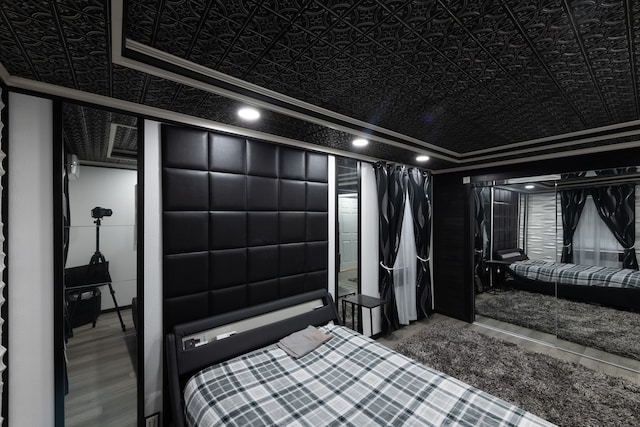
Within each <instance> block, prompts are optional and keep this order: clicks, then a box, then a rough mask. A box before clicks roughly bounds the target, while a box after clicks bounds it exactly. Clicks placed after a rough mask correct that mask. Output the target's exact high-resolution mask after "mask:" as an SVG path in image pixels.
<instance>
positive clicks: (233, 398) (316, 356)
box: [166, 291, 552, 426]
mask: <svg viewBox="0 0 640 427" xmlns="http://www.w3.org/2000/svg"><path fill="white" fill-rule="evenodd" d="M308 325H314V326H316V327H317V328H318V330H319V331H321V332H322V333H325V334H328V335H330V339H329V340H328V341H327V342H325V343H324V344H322V345H320V346H319V347H318V348H316V349H315V350H313V351H311V352H310V353H308V354H306V355H305V356H302V357H299V358H293V357H291V356H289V355H288V354H287V353H286V352H284V351H283V350H282V349H281V348H280V347H278V345H277V341H278V340H280V339H281V338H284V337H287V336H289V335H290V334H292V333H293V332H296V331H299V330H301V329H304V328H306V327H307V326H308ZM166 350H167V361H168V362H167V363H168V372H169V385H170V398H171V399H170V400H171V405H172V412H173V417H174V423H175V425H176V426H183V425H189V426H212V425H238V426H250V425H279V426H280V425H298V426H305V425H306V426H318V425H335V426H338V425H339V426H343V425H346V426H363V425H384V426H391V425H402V426H406V425H421V426H422V425H468V426H478V425H496V426H497V425H500V426H516V425H519V426H545V425H552V424H549V423H548V422H546V421H544V420H542V419H540V418H538V417H536V416H534V415H533V414H530V413H528V412H526V411H524V410H522V409H520V408H518V407H516V406H514V405H511V404H509V403H507V402H505V401H503V400H501V399H498V398H496V397H494V396H491V395H489V394H488V393H485V392H483V391H481V390H478V389H475V388H473V387H471V386H469V385H467V384H464V383H462V382H460V381H458V380H456V379H454V378H452V377H449V376H447V375H445V374H443V373H441V372H437V371H435V370H432V369H430V368H428V367H425V366H424V365H420V364H418V363H416V362H414V361H412V360H411V359H408V358H407V357H405V356H403V355H401V354H399V353H397V352H394V351H392V350H390V349H388V348H387V347H385V346H383V345H381V344H378V343H376V342H375V341H373V340H371V339H370V338H368V337H365V336H363V335H360V334H358V333H357V332H354V331H352V330H350V329H348V328H346V327H343V326H340V324H339V321H338V315H337V312H336V310H335V305H334V303H333V300H332V298H331V296H330V295H329V294H327V292H326V291H314V292H310V293H306V294H301V295H297V296H294V297H289V298H286V299H282V300H278V301H275V302H271V303H267V304H263V305H261V306H255V307H251V308H248V309H244V310H241V311H237V312H233V313H228V314H225V315H221V316H216V317H212V318H208V319H203V320H202V321H197V322H191V323H189V324H184V325H179V326H176V327H174V330H173V332H172V333H170V334H168V335H167V340H166Z"/></svg>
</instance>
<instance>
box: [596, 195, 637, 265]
mask: <svg viewBox="0 0 640 427" xmlns="http://www.w3.org/2000/svg"><path fill="white" fill-rule="evenodd" d="M590 192H591V196H592V197H593V202H594V203H595V205H596V208H597V209H598V214H599V215H600V218H602V220H603V221H604V223H605V224H607V227H608V228H609V230H611V232H612V233H613V235H614V236H615V238H616V240H617V241H618V242H619V243H620V244H621V245H622V247H623V248H624V258H623V260H622V267H623V268H631V269H634V270H637V269H638V259H637V258H636V251H635V249H634V245H635V240H636V213H635V206H636V188H635V185H634V184H621V185H612V186H607V187H595V188H592V189H591V190H590Z"/></svg>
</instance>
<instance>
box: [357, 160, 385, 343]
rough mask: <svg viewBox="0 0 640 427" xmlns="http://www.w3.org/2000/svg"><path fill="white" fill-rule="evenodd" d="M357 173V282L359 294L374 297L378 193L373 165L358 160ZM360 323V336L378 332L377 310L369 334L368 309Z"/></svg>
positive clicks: (378, 293)
mask: <svg viewBox="0 0 640 427" xmlns="http://www.w3.org/2000/svg"><path fill="white" fill-rule="evenodd" d="M360 176H361V197H362V202H361V208H362V209H361V217H360V221H361V222H360V228H361V231H362V233H361V234H362V236H360V251H361V252H360V254H361V257H362V260H361V261H360V266H361V268H362V271H361V272H360V284H361V288H362V293H363V294H365V295H371V296H375V297H379V296H380V292H379V291H378V265H379V261H378V232H379V231H378V196H377V189H376V175H375V172H374V170H373V165H370V164H368V163H362V164H361V169H360ZM362 320H363V321H362V324H363V333H364V335H367V336H371V335H375V334H377V333H378V332H381V331H382V329H381V327H380V324H381V313H380V309H379V308H376V309H374V310H373V333H372V331H371V330H370V329H371V327H370V326H369V321H368V320H369V313H368V310H366V309H365V310H363V312H362Z"/></svg>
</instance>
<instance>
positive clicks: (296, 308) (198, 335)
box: [165, 289, 341, 427]
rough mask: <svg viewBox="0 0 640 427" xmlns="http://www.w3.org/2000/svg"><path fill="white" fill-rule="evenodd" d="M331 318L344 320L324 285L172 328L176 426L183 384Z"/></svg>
mask: <svg viewBox="0 0 640 427" xmlns="http://www.w3.org/2000/svg"><path fill="white" fill-rule="evenodd" d="M330 321H333V322H334V323H336V324H341V323H340V320H339V318H338V312H337V311H336V306H335V304H334V302H333V298H332V297H331V295H329V293H328V292H327V291H326V290H324V289H323V290H316V291H313V292H308V293H304V294H299V295H295V296H292V297H288V298H283V299H280V300H276V301H272V302H268V303H265V304H260V305H255V306H252V307H248V308H244V309H242V310H237V311H233V312H229V313H224V314H220V315H217V316H213V317H208V318H205V319H201V320H197V321H193V322H189V323H184V324H181V325H177V326H174V328H173V332H172V333H169V334H167V336H166V340H165V350H166V355H167V371H168V382H169V399H170V403H171V412H172V415H173V421H174V425H175V426H176V427H183V426H184V422H185V420H184V402H183V388H184V385H185V383H186V382H187V381H188V379H189V378H190V377H191V376H192V375H193V374H195V373H196V372H198V371H200V370H202V369H204V368H206V367H207V366H210V365H213V364H215V363H220V362H223V361H225V360H228V359H231V358H233V357H236V356H239V355H241V354H244V353H247V352H249V351H252V350H256V349H258V348H261V347H264V346H266V345H269V344H272V343H275V342H277V341H279V340H280V339H281V338H284V337H286V336H287V335H289V334H291V333H293V332H296V331H299V330H301V329H304V328H306V327H307V326H309V325H313V326H320V325H324V324H327V323H328V322H330Z"/></svg>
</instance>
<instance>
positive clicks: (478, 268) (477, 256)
mask: <svg viewBox="0 0 640 427" xmlns="http://www.w3.org/2000/svg"><path fill="white" fill-rule="evenodd" d="M485 188H486V187H475V188H474V189H473V202H474V219H475V221H474V230H473V272H474V274H473V278H474V280H473V281H474V286H475V291H476V293H481V292H483V291H484V283H485V274H484V273H485V272H484V270H485V268H484V255H485V251H484V247H485V236H488V235H489V233H488V232H485V228H486V221H485V209H484V198H483V190H484V189H485Z"/></svg>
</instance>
